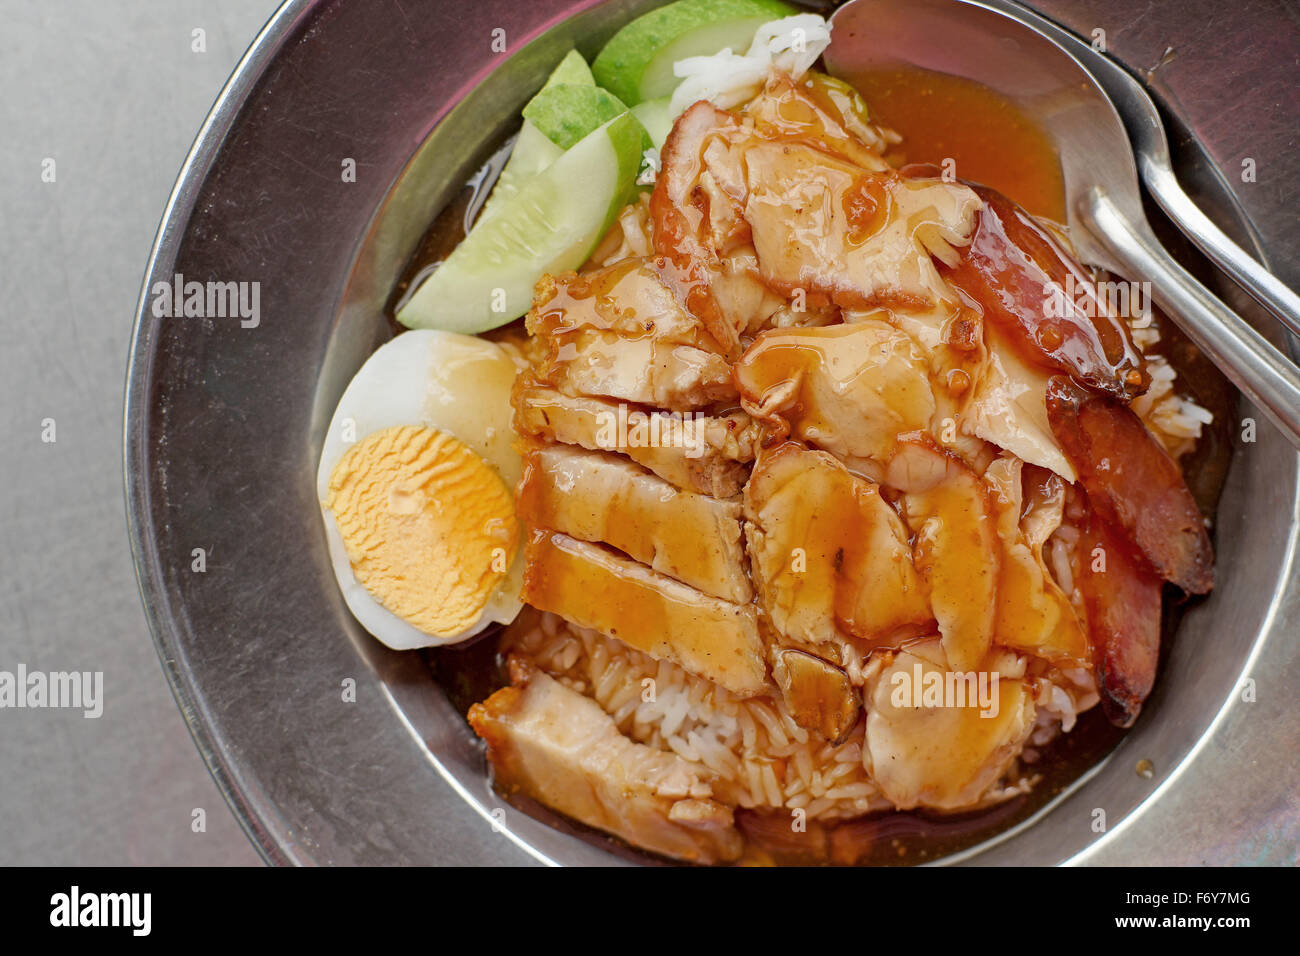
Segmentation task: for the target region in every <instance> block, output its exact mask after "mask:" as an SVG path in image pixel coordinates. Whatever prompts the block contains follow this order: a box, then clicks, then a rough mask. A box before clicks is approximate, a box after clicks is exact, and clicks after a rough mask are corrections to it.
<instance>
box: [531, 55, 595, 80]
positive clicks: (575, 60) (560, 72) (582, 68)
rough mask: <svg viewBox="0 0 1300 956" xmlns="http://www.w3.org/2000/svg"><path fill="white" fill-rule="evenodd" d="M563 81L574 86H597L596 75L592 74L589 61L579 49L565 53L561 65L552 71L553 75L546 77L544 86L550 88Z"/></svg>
mask: <svg viewBox="0 0 1300 956" xmlns="http://www.w3.org/2000/svg"><path fill="white" fill-rule="evenodd" d="M561 83H567V84H570V85H573V86H595V85H596V80H595V77H593V76H592V75H591V67H589V66H587V61H586V60H584V59H583V58H582V54H581V53H579V52H578V51H577V50H570V51H569V52H568V53H566V54H564V59H562V60H561V61H560V64H559V66H557V67H556V68H555V69H554V70H552V71H551V75H550V76H548V77H547V78H546V85H545V86H543V87H542V89H544V90H549V89H550V88H551V87H552V86H559V85H560V84H561Z"/></svg>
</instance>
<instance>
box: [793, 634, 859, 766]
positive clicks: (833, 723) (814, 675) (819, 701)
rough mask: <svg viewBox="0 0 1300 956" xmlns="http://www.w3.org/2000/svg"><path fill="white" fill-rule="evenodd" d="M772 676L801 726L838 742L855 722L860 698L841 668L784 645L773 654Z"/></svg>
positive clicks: (846, 735) (795, 719) (846, 734)
mask: <svg viewBox="0 0 1300 956" xmlns="http://www.w3.org/2000/svg"><path fill="white" fill-rule="evenodd" d="M772 677H773V679H774V680H775V681H776V686H777V687H779V688H781V696H782V698H783V699H784V701H785V706H786V709H787V710H788V711H790V716H791V717H793V718H794V722H795V723H796V724H798V725H799V726H800V727H803V728H805V729H807V730H811V731H813V732H814V733H817V734H820V735H821V736H823V737H825V738H826V739H827V740H829V741H831V742H832V743H840V742H842V741H843V740H844V739H845V738H846V737H848V735H849V733H850V731H852V730H853V728H854V726H855V725H856V724H857V722H858V714H859V713H860V712H861V711H862V699H861V698H860V697H859V696H858V691H857V688H855V687H854V686H853V682H852V681H850V680H849V675H848V674H846V673H845V672H844V669H843V668H840V667H836V666H835V665H834V664H832V663H831V662H830V661H826V660H823V659H822V658H820V657H816V656H814V655H812V654H808V653H805V652H804V651H800V650H793V649H791V648H783V649H781V650H778V651H776V652H775V653H774V654H773V663H772Z"/></svg>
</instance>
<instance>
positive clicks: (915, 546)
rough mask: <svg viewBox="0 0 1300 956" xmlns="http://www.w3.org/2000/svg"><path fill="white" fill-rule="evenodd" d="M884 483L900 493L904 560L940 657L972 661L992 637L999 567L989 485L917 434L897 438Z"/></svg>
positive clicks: (966, 664) (958, 663) (956, 664)
mask: <svg viewBox="0 0 1300 956" xmlns="http://www.w3.org/2000/svg"><path fill="white" fill-rule="evenodd" d="M885 481H886V483H887V484H889V485H891V486H892V487H894V488H897V489H899V490H900V491H903V492H904V495H903V498H902V502H901V505H902V511H903V515H904V517H905V518H906V519H907V523H908V525H909V527H910V528H911V529H912V532H913V534H914V538H913V541H912V561H913V563H914V564H915V565H916V570H917V571H918V572H920V575H921V578H922V580H924V581H925V583H926V585H927V586H928V588H929V593H930V608H931V610H932V611H933V612H934V616H935V618H936V619H937V620H938V622H939V633H940V634H942V635H943V649H944V652H945V653H946V654H947V658H948V661H949V662H950V663H951V664H952V666H953V668H954V669H956V670H970V669H972V668H974V667H977V666H978V665H979V663H980V661H982V660H983V659H984V655H985V654H987V653H988V650H989V647H990V645H991V644H992V643H993V635H994V628H995V624H996V621H997V606H998V604H997V597H998V581H999V577H1000V571H1001V567H1002V557H1001V550H1002V548H1001V542H1000V541H999V539H998V529H997V518H996V511H995V508H994V504H993V501H992V497H991V493H990V489H989V486H988V485H987V484H986V483H985V481H984V479H983V478H981V477H980V476H979V475H977V474H976V473H975V472H974V471H972V470H971V469H970V467H969V466H967V465H966V464H965V463H964V462H962V461H961V460H960V459H958V458H957V457H956V456H955V455H953V454H951V453H949V452H946V451H944V450H942V449H940V448H939V446H938V445H936V444H935V443H934V441H933V440H932V439H931V438H929V437H928V436H926V435H923V434H915V435H910V436H903V437H902V438H900V441H899V443H898V451H897V452H896V453H895V455H894V458H893V460H892V461H891V462H890V463H889V470H888V473H887V474H886V476H885Z"/></svg>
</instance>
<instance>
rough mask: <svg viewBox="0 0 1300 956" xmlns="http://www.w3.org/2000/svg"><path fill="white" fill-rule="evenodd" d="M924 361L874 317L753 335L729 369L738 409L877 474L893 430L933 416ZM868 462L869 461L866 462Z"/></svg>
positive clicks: (890, 449)
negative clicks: (747, 347) (752, 340)
mask: <svg viewBox="0 0 1300 956" xmlns="http://www.w3.org/2000/svg"><path fill="white" fill-rule="evenodd" d="M928 369H929V356H928V355H927V354H926V353H925V351H924V350H923V349H922V348H921V347H920V346H919V345H918V344H917V343H916V342H915V341H914V340H913V339H912V338H911V337H910V336H908V335H907V334H906V333H904V332H901V331H899V330H898V329H897V328H895V327H894V326H892V325H890V324H889V323H888V322H885V321H883V320H881V319H879V318H863V319H862V320H861V321H858V322H854V323H852V324H842V325H832V326H826V327H824V328H815V329H800V328H791V329H778V330H772V331H769V332H764V333H762V334H760V335H759V336H758V337H757V338H756V339H755V340H754V344H753V345H751V346H750V347H749V349H748V350H747V351H746V352H745V354H744V356H743V357H742V358H741V360H740V362H738V363H737V365H736V367H735V379H736V387H737V388H738V389H739V390H740V394H741V401H742V405H743V406H744V408H745V410H746V411H748V412H749V413H750V414H751V415H753V416H754V417H755V418H756V419H761V420H763V421H764V422H766V423H767V424H769V426H770V427H771V428H772V430H773V431H774V433H775V434H776V436H777V437H779V438H783V437H785V436H787V435H789V436H790V437H792V438H798V439H800V440H802V441H805V442H808V443H809V444H812V445H816V446H818V447H819V448H823V449H825V450H826V451H829V452H831V453H832V454H834V455H836V456H838V457H839V458H841V459H842V460H844V461H845V462H846V463H849V464H850V467H854V468H855V470H862V471H864V472H866V473H867V474H871V473H872V467H871V464H870V462H874V463H875V470H876V471H877V472H878V471H879V470H880V469H881V468H883V466H884V464H885V463H887V462H888V461H889V459H890V457H891V456H892V455H893V453H894V446H895V443H896V436H897V435H898V434H899V433H900V432H909V431H914V430H918V429H927V428H930V426H931V423H932V422H931V420H932V418H933V416H934V410H935V403H934V395H933V393H932V391H931V387H930V378H929V372H928ZM867 460H869V462H868V461H867Z"/></svg>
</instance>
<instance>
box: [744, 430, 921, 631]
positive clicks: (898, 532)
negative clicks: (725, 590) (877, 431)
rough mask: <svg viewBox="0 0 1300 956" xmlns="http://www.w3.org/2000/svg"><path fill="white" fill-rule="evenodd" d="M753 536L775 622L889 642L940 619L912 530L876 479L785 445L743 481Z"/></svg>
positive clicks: (752, 551) (755, 565)
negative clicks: (917, 563)
mask: <svg viewBox="0 0 1300 956" xmlns="http://www.w3.org/2000/svg"><path fill="white" fill-rule="evenodd" d="M745 516H746V518H747V521H748V523H747V525H746V529H745V531H746V540H747V546H748V549H749V555H750V563H751V567H752V569H753V577H754V584H755V587H756V588H757V589H758V594H759V603H760V604H761V605H762V607H763V609H764V611H765V612H766V613H767V615H768V617H769V618H770V620H771V622H772V626H773V627H774V628H775V629H776V630H777V631H778V632H779V633H781V634H783V635H785V636H786V637H788V638H790V639H792V640H794V641H797V642H798V643H800V644H804V645H811V646H817V645H821V644H826V643H827V642H829V641H831V640H832V639H833V638H834V637H835V635H836V634H837V633H838V634H846V635H851V636H853V637H855V638H859V639H863V640H867V641H870V642H872V643H877V644H878V643H889V642H891V641H895V642H896V641H899V640H902V639H904V638H907V637H910V636H915V635H916V634H917V633H918V631H919V630H923V629H925V628H932V627H933V615H932V614H931V613H930V607H929V604H928V602H927V601H926V595H925V587H924V584H923V583H922V581H921V579H920V577H919V576H918V575H917V573H916V571H915V570H914V569H913V567H912V560H911V557H912V556H911V549H910V548H909V546H908V541H907V531H906V529H905V528H904V527H903V523H902V522H901V521H900V520H899V518H898V515H896V514H895V513H894V510H893V508H891V507H890V506H889V504H888V503H887V502H886V501H885V500H884V499H883V498H881V496H880V490H879V488H878V487H877V486H876V485H874V484H873V483H872V482H869V481H866V480H864V479H862V478H859V477H857V476H855V475H852V474H850V473H849V472H848V471H847V470H846V469H845V468H844V466H843V465H841V464H840V463H839V462H838V461H836V460H835V459H834V458H833V457H832V456H830V455H828V454H826V453H825V452H817V451H809V450H808V449H806V448H804V447H802V446H800V445H798V444H795V443H793V442H791V443H787V444H785V445H783V446H781V447H780V448H779V449H777V450H776V451H775V452H773V453H770V454H766V455H764V456H763V457H762V458H761V459H760V460H759V463H758V465H757V467H755V469H754V473H753V475H752V476H751V477H750V480H749V484H748V485H746V486H745Z"/></svg>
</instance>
